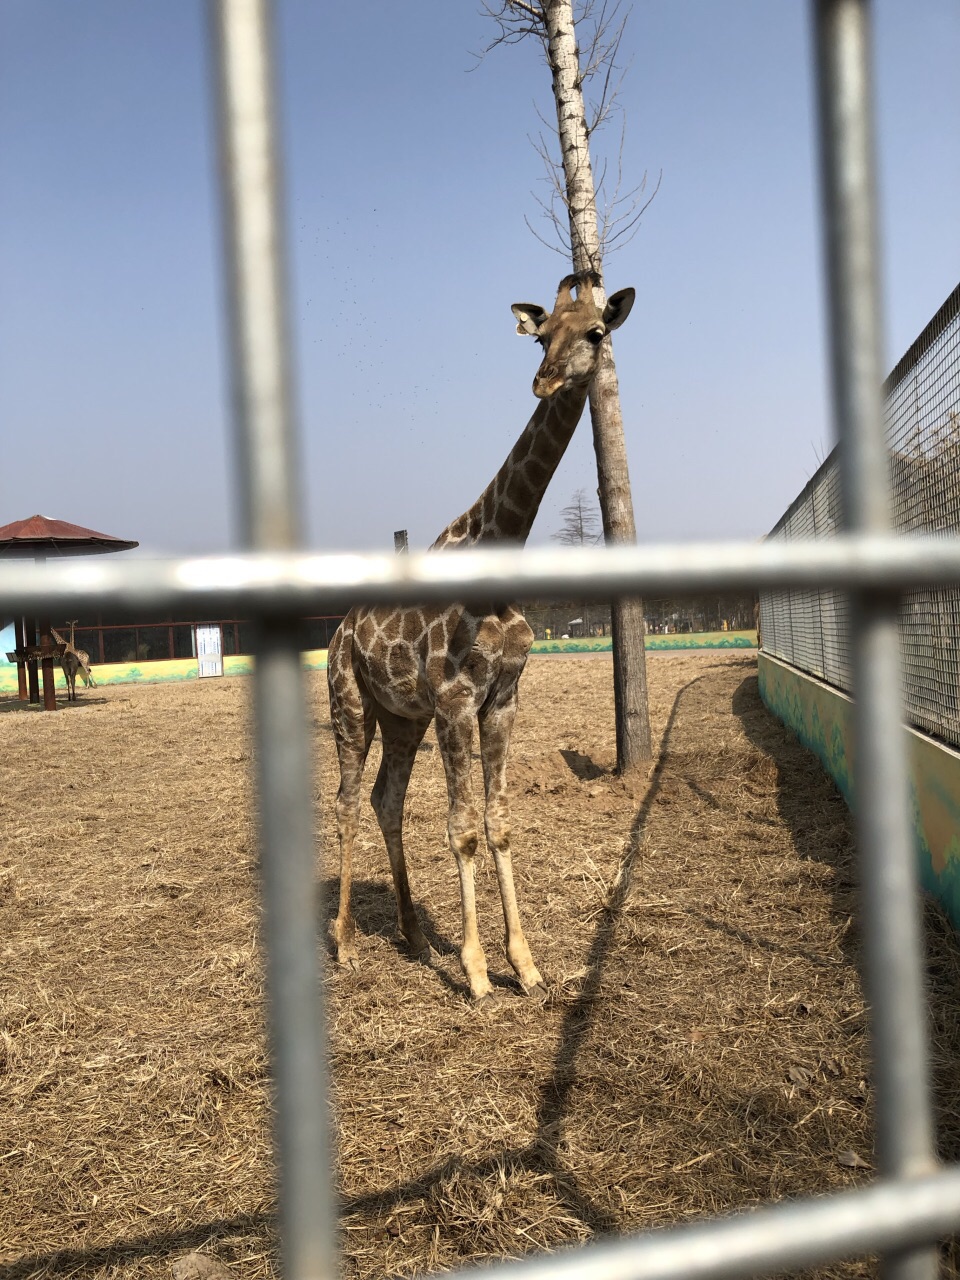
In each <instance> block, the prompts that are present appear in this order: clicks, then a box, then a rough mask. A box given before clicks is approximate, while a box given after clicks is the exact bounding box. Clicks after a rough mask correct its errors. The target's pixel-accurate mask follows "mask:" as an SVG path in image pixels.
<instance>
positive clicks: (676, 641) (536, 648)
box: [532, 631, 757, 653]
mask: <svg viewBox="0 0 960 1280" xmlns="http://www.w3.org/2000/svg"><path fill="white" fill-rule="evenodd" d="M645 644H646V648H647V649H650V650H657V649H755V648H756V647H757V633H756V632H755V631H694V632H691V633H690V634H689V635H669V636H647V637H646V641H645ZM612 648H613V641H612V640H611V639H610V637H609V636H584V637H583V639H578V640H535V641H534V644H533V649H532V652H533V653H610V651H611V650H612Z"/></svg>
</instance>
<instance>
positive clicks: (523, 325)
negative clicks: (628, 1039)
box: [327, 272, 634, 1002]
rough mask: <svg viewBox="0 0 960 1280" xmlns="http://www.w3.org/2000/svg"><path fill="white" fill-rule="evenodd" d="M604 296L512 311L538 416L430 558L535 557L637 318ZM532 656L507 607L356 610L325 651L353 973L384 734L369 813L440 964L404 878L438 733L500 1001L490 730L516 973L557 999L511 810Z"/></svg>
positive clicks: (406, 911) (338, 923)
mask: <svg viewBox="0 0 960 1280" xmlns="http://www.w3.org/2000/svg"><path fill="white" fill-rule="evenodd" d="M600 287H601V282H600V277H599V276H598V275H597V274H596V273H595V272H583V273H580V274H579V275H574V276H567V277H565V278H564V279H563V280H562V281H561V282H560V285H559V288H558V291H557V300H556V303H555V305H554V309H553V312H552V313H551V312H547V311H545V310H544V309H543V308H542V307H539V306H536V305H535V304H533V303H517V304H515V305H514V306H513V307H512V311H513V314H514V316H515V318H516V320H517V333H519V334H529V335H530V336H532V337H534V338H535V339H536V340H537V342H538V343H539V344H540V346H541V347H542V348H543V351H544V354H543V359H542V362H541V364H540V367H539V369H538V370H537V374H536V377H535V378H534V380H533V394H534V395H535V396H536V397H537V400H538V401H539V404H538V405H537V407H536V409H535V411H534V414H533V416H532V417H531V419H530V421H529V422H528V423H527V425H526V427H525V428H524V430H523V432H522V433H521V435H520V437H519V439H518V440H517V442H516V444H515V445H514V447H513V448H512V449H511V451H510V453H509V455H508V456H507V459H506V461H505V462H504V464H503V466H502V467H501V468H500V470H499V471H498V472H497V474H496V476H495V477H494V478H493V480H492V481H491V482H490V484H489V485H488V486H487V487H486V489H484V491H483V493H482V494H481V495H480V497H479V498H478V499H477V501H476V502H475V503H474V504H473V506H472V507H470V508H469V509H468V510H467V511H465V512H463V514H462V515H460V516H458V517H457V518H456V519H455V520H453V521H452V522H451V523H450V524H449V525H447V527H446V528H445V529H444V530H443V532H442V533H441V534H440V535H439V537H438V538H437V539H436V541H435V542H434V543H433V546H432V547H431V550H445V549H448V548H457V547H467V546H477V545H480V544H490V543H509V544H513V545H518V544H519V545H523V544H524V543H525V542H526V540H527V537H528V536H529V533H530V529H531V527H532V525H533V521H534V518H535V517H536V514H537V511H538V509H539V507H540V502H541V500H542V498H543V495H544V493H545V492H546V489H547V485H548V484H549V483H550V480H551V478H552V476H553V474H554V472H555V470H556V468H557V465H558V464H559V462H560V459H561V458H562V456H563V453H564V450H565V449H566V447H567V445H568V444H569V442H570V439H571V438H572V436H573V433H574V430H575V429H576V426H577V423H578V422H579V421H580V417H581V414H582V413H583V407H584V404H585V403H586V399H587V393H588V391H589V387H590V383H591V381H592V379H593V376H594V374H595V373H596V371H597V368H598V366H599V363H600V356H601V350H602V347H603V340H604V338H605V337H606V335H607V334H608V333H609V332H610V331H611V330H613V329H616V328H619V326H620V325H621V324H622V323H623V322H624V320H626V318H627V316H628V314H629V312H630V308H631V307H632V306H633V301H634V290H633V289H622V290H620V291H619V292H618V293H615V294H613V295H612V296H611V297H610V299H609V300H608V301H607V303H606V304H605V306H604V307H603V308H602V310H601V309H600V308H598V306H597V304H596V301H595V298H594V289H595V288H600ZM574 289H576V297H574V296H573V290H574ZM532 642H533V632H532V631H531V629H530V627H529V626H528V625H527V622H526V620H525V619H524V617H523V614H522V612H521V611H520V609H519V607H518V606H516V605H512V604H506V603H502V602H500V601H490V602H489V603H487V604H485V605H481V606H478V605H476V604H473V605H471V606H470V607H469V608H467V607H464V606H463V605H460V604H453V605H449V606H447V607H440V606H425V607H421V608H417V607H405V608H390V607H389V606H377V607H375V608H365V607H356V608H354V609H351V610H350V612H349V613H348V614H347V616H346V617H345V618H344V620H343V622H342V623H341V624H340V627H339V628H338V629H337V632H336V634H335V635H334V637H333V639H332V640H331V642H330V647H329V652H328V659H327V681H328V685H329V692H330V716H331V721H332V725H333V732H334V739H335V742H336V747H337V756H338V760H339V765H340V788H339V791H338V793H337V802H336V814H337V832H338V836H339V842H340V902H339V910H338V913H337V917H336V919H335V920H334V921H333V923H332V925H331V936H332V940H333V943H334V946H335V948H336V954H337V959H338V961H339V963H340V964H341V965H344V966H347V967H352V968H356V967H357V965H358V955H357V947H356V926H355V923H354V919H353V914H352V911H351V907H350V885H351V876H352V863H353V848H354V842H355V840H356V836H357V829H358V822H359V809H360V786H361V782H362V777H363V768H364V764H365V763H366V758H367V753H368V751H369V749H370V744H371V741H372V739H373V735H374V731H375V729H376V727H377V726H378V725H379V728H380V737H381V743H382V748H383V758H382V762H381V765H380V770H379V772H378V773H377V778H376V781H375V783H374V786H373V791H372V793H371V796H370V800H371V804H372V805H373V809H374V812H375V814H376V817H377V821H378V823H379V826H380V830H381V832H382V834H383V838H384V843H385V844H386V848H387V855H388V857H389V860H390V869H391V872H392V874H393V884H394V892H395V896H396V902H397V916H398V925H399V929H400V932H401V934H402V935H403V937H404V938H405V939H406V941H407V943H408V944H409V946H410V948H411V950H412V951H413V953H414V954H415V955H417V956H418V957H419V958H421V959H422V960H424V961H428V960H429V959H430V945H429V943H428V941H427V939H426V937H425V936H424V933H423V930H422V928H421V926H420V922H419V919H418V917H417V912H416V908H415V907H414V905H413V900H412V897H411V893H410V884H409V881H408V878H407V869H406V861H405V858H404V852H403V807H404V800H405V797H406V792H407V785H408V783H409V780H410V773H411V770H412V768H413V764H414V761H415V759H416V753H417V749H418V747H419V745H420V742H421V741H422V739H423V736H424V734H425V733H426V731H427V729H428V727H429V725H430V724H431V722H433V723H435V725H436V734H437V745H438V747H439V750H440V755H441V759H442V761H443V767H444V772H445V774H446V783H447V798H448V814H447V836H448V840H449V845H450V849H451V852H452V853H453V857H454V860H455V862H456V866H457V872H458V875H459V879H460V899H461V909H462V929H463V934H462V946H461V949H460V962H461V964H462V966H463V971H464V974H465V975H466V978H467V981H468V982H469V985H470V992H471V995H472V997H473V999H474V1000H476V1001H478V1002H481V1001H485V1000H487V999H488V998H489V997H491V996H492V994H493V988H492V985H491V983H490V980H489V977H488V974H487V964H486V957H485V955H484V951H483V947H482V946H481V943H480V937H479V932H478V928H477V914H476V900H475V894H474V866H475V859H476V852H477V845H478V835H479V833H478V813H477V809H476V807H475V805H474V801H473V795H472V788H471V780H470V768H471V759H472V746H473V734H474V727H475V726H477V727H478V729H479V739H480V756H481V761H482V766H483V785H484V798H485V812H484V829H485V835H486V842H487V846H488V847H489V849H490V852H491V853H492V855H493V859H494V865H495V867H496V873H497V881H498V884H499V889H500V898H501V904H502V907H503V915H504V923H505V930H506V953H507V958H508V960H509V962H510V964H511V966H512V968H513V970H514V972H515V973H516V975H517V978H518V979H519V981H520V985H521V986H522V987H523V989H524V991H525V992H527V993H528V994H530V993H533V992H535V991H540V992H542V991H543V990H544V989H545V988H544V982H543V978H542V977H541V975H540V971H539V969H538V968H537V966H536V964H535V963H534V960H533V956H532V955H531V952H530V948H529V945H528V943H527V940H526V938H525V936H524V933H523V928H522V925H521V923H520V915H519V911H518V908H517V895H516V890H515V887H514V879H513V863H512V855H511V843H510V836H511V832H510V819H509V813H508V807H507V750H508V747H509V743H510V734H511V730H512V728H513V723H514V719H515V716H516V711H517V686H518V682H519V679H520V675H521V673H522V671H523V668H524V664H525V663H526V660H527V655H528V654H529V652H530V645H531V643H532Z"/></svg>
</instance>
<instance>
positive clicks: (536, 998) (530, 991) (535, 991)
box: [523, 978, 549, 1004]
mask: <svg viewBox="0 0 960 1280" xmlns="http://www.w3.org/2000/svg"><path fill="white" fill-rule="evenodd" d="M523 994H524V995H525V996H528V997H529V998H530V999H531V1000H532V1001H533V1002H534V1004H546V1002H547V999H548V998H549V992H548V991H547V984H546V983H545V982H544V981H543V979H542V978H541V980H540V981H539V982H535V983H534V984H533V985H532V986H530V987H524V988H523Z"/></svg>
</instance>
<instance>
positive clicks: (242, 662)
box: [0, 628, 757, 693]
mask: <svg viewBox="0 0 960 1280" xmlns="http://www.w3.org/2000/svg"><path fill="white" fill-rule="evenodd" d="M756 643H757V633H756V632H755V631H706V632H699V633H693V634H690V635H669V636H647V640H646V645H647V648H648V649H652V650H656V649H751V648H755V647H756ZM611 646H612V642H611V640H610V637H609V636H586V637H584V638H583V639H578V640H538V641H537V642H536V643H535V644H534V646H533V652H534V653H609V652H610V650H611ZM9 648H10V649H12V648H13V629H12V628H11V629H10V642H9ZM253 662H254V660H253V658H252V657H249V656H246V655H234V656H227V657H225V658H224V659H223V674H224V675H225V676H240V675H248V674H249V673H250V672H251V671H252V670H253ZM303 665H304V666H305V667H307V668H308V669H309V670H312V671H325V670H326V668H327V651H326V649H311V650H310V651H309V652H308V653H305V654H303ZM54 674H55V676H56V680H57V687H58V688H64V687H65V685H64V679H63V672H62V671H61V670H60V665H59V663H55V664H54ZM93 678H94V680H96V682H97V684H132V683H141V682H147V683H154V682H159V683H169V682H170V681H176V680H196V679H197V678H198V677H197V660H196V658H181V659H179V660H177V661H171V662H110V663H106V664H95V665H94V667H93ZM78 683H80V682H79V681H78ZM16 692H17V668H16V666H15V665H14V664H13V663H9V662H7V661H6V650H5V649H4V650H3V651H2V652H0V693H16Z"/></svg>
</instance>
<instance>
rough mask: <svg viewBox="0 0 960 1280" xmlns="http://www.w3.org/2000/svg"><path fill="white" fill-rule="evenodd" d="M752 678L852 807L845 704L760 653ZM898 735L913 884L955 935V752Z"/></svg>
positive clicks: (958, 789) (959, 830)
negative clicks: (905, 761)
mask: <svg viewBox="0 0 960 1280" xmlns="http://www.w3.org/2000/svg"><path fill="white" fill-rule="evenodd" d="M758 674H759V684H760V697H761V698H762V699H763V702H764V704H765V706H766V707H767V708H768V709H769V710H770V711H772V712H773V714H774V715H775V716H776V717H777V718H778V719H779V720H782V721H783V723H784V724H785V725H787V727H788V728H790V729H792V730H793V731H794V733H795V734H796V735H797V737H798V738H799V739H800V741H801V742H802V743H803V745H804V746H805V747H807V748H808V749H809V750H810V751H812V752H813V753H814V755H816V756H817V757H818V758H819V759H820V761H821V762H822V764H823V766H824V768H825V769H826V771H827V773H829V774H830V776H831V778H833V780H834V782H835V783H836V784H837V787H838V788H839V790H840V792H841V794H842V795H843V798H844V799H845V800H846V802H847V804H848V805H849V806H850V807H851V809H852V808H854V807H855V806H856V796H855V795H854V794H853V781H852V779H853V759H854V756H853V729H852V721H853V714H852V713H853V703H852V701H851V699H850V698H849V697H848V696H847V695H846V694H845V693H840V692H839V690H837V689H832V688H830V686H829V685H825V684H821V683H820V682H819V681H818V680H815V679H813V677H812V676H807V675H804V674H803V673H802V672H800V671H797V670H796V668H794V667H790V666H787V665H786V664H785V663H783V662H779V661H778V660H777V659H776V658H771V657H769V656H768V655H767V654H764V653H761V654H760V655H759V660H758ZM903 732H904V733H905V734H906V735H907V741H908V752H909V760H910V802H911V807H912V809H913V823H914V837H915V841H916V850H917V862H918V866H919V871H920V881H921V884H922V885H923V888H924V889H925V890H926V891H927V892H928V893H931V894H933V896H934V897H935V898H936V899H937V900H938V901H939V902H940V903H941V905H942V906H943V908H944V910H945V911H946V912H947V914H948V915H949V917H950V919H951V921H952V922H953V925H954V928H956V929H960V753H958V752H956V751H954V750H953V749H952V748H950V747H947V746H944V745H943V744H942V743H939V742H935V741H934V740H933V739H932V738H928V737H926V735H924V734H922V733H917V732H916V730H914V729H909V728H907V727H906V726H904V730H903Z"/></svg>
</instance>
